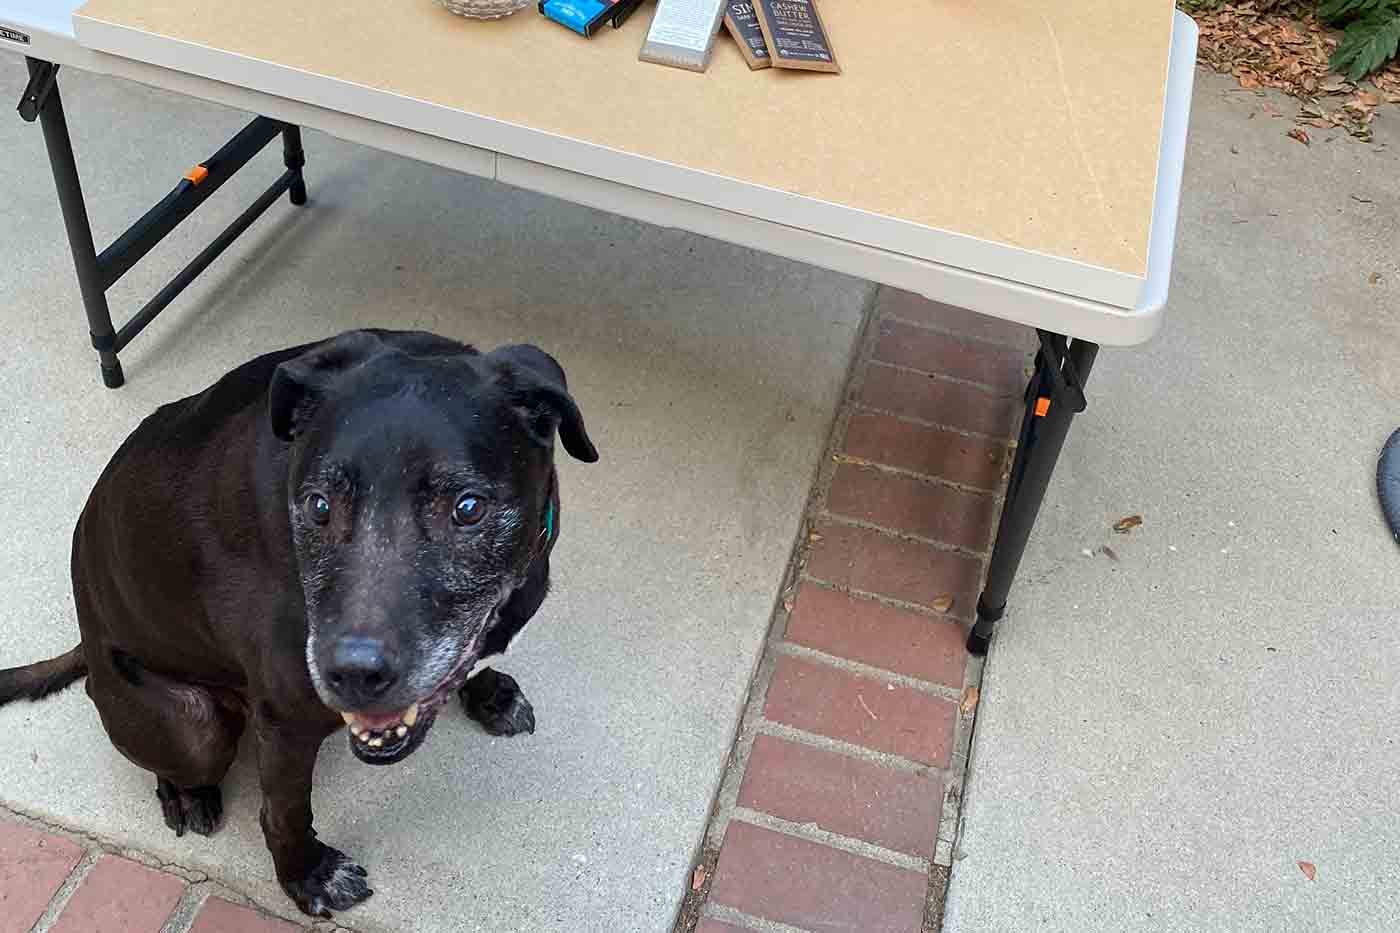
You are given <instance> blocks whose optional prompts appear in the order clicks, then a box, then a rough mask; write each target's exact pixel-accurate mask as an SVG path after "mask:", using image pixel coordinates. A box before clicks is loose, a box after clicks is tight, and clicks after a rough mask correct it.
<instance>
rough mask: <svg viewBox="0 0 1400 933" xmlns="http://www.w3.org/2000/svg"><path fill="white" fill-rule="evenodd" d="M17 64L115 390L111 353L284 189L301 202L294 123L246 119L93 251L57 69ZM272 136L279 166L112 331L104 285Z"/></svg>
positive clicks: (107, 379)
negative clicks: (25, 77) (24, 75)
mask: <svg viewBox="0 0 1400 933" xmlns="http://www.w3.org/2000/svg"><path fill="white" fill-rule="evenodd" d="M25 61H26V63H27V64H28V66H29V85H28V86H27V87H26V88H25V90H24V95H23V96H22V97H21V98H20V102H19V113H20V116H21V117H23V118H24V119H25V120H27V121H30V122H33V121H34V120H36V119H37V120H38V121H39V123H40V125H41V126H42V127H43V130H44V144H45V146H46V147H47V148H48V153H49V164H50V166H51V167H52V169H53V178H54V185H55V187H56V188H57V189H58V201H59V205H60V206H61V207H62V210H63V224H64V226H65V227H66V228H67V230H68V245H69V247H70V248H71V250H72V252H73V265H74V267H75V268H76V269H77V272H78V287H79V289H80V291H81V293H82V297H83V310H84V311H85V312H86V314H87V320H88V333H89V334H90V335H91V337H92V345H93V346H94V347H95V348H96V349H97V354H98V359H99V361H100V363H101V367H102V382H103V384H104V385H106V386H107V387H108V388H113V389H115V388H117V387H119V386H120V385H121V384H122V383H123V382H124V381H125V380H124V377H123V375H122V366H121V362H120V360H119V359H118V357H117V354H118V353H120V352H121V351H122V349H123V348H124V347H126V345H127V344H129V343H130V342H131V341H132V340H133V339H134V338H135V337H136V335H137V334H139V333H140V332H141V331H142V330H143V329H145V327H146V325H148V324H150V323H151V321H153V320H155V318H156V315H158V314H160V313H161V311H163V310H165V308H166V307H167V306H168V305H169V304H170V303H171V302H172V301H174V300H175V298H176V297H177V296H178V295H179V294H180V293H181V292H182V291H184V290H185V288H186V287H187V286H188V285H189V284H190V283H191V282H193V281H194V280H195V279H196V278H197V277H198V276H199V275H200V273H202V272H203V271H204V270H205V269H207V268H208V267H209V266H210V265H211V264H212V263H213V262H214V260H215V259H217V258H218V257H219V255H220V254H221V253H223V251H224V250H225V249H227V248H228V247H229V245H230V244H232V243H233V241H234V240H236V239H237V238H238V237H239V236H240V235H242V233H243V232H244V231H245V230H247V229H248V228H249V227H250V226H252V224H253V221H255V220H257V219H258V217H260V216H261V215H262V214H263V212H264V211H266V210H267V209H268V208H269V207H271V206H272V204H273V203H274V202H275V201H276V200H277V199H278V198H280V197H281V196H282V193H283V192H287V193H288V195H289V197H290V200H291V202H292V203H293V204H305V203H306V178H305V176H304V175H303V173H302V169H303V167H304V166H305V165H306V153H305V151H304V150H303V149H302V146H301V128H300V127H297V126H294V125H292V124H290V123H283V122H281V121H279V120H272V119H269V118H267V117H256V118H254V119H253V120H252V122H250V123H249V124H248V125H247V126H245V127H244V128H243V129H241V130H239V131H238V133H236V134H235V135H234V136H233V138H232V139H230V140H229V141H228V142H227V143H225V144H224V145H223V146H222V147H220V149H219V151H218V152H215V153H214V154H213V155H211V156H210V157H209V158H207V159H205V160H204V161H203V162H201V163H199V164H198V165H196V166H194V167H193V168H191V169H190V171H189V172H188V173H187V174H186V175H185V177H184V178H183V179H181V180H180V182H179V183H178V184H177V185H176V186H175V187H174V188H173V189H172V190H171V192H170V193H169V194H167V195H166V196H165V197H164V198H162V199H161V200H160V202H159V203H157V204H156V205H155V206H154V207H152V208H151V209H150V210H148V211H147V212H146V213H145V214H143V215H142V216H141V217H140V218H139V219H138V220H137V221H136V222H135V223H133V224H132V225H131V226H130V227H129V228H128V229H127V230H126V231H125V232H124V233H122V234H121V236H119V237H117V239H116V240H115V241H113V243H112V245H110V246H108V247H107V248H106V249H104V250H103V251H102V252H101V253H98V252H97V248H96V246H95V245H94V243H93V240H92V227H91V226H90V224H89V223H88V215H87V208H86V206H85V204H84V201H83V189H82V185H81V183H80V182H79V180H78V168H77V165H76V163H75V161H74V158H73V143H72V140H71V139H70V138H69V136H68V122H67V120H66V119H65V117H64V115H63V101H62V100H61V98H60V97H59V93H58V66H57V65H55V64H53V63H51V62H45V61H40V60H39V59H35V58H27V59H25ZM278 136H281V137H282V158H283V161H284V162H285V164H286V171H285V172H283V173H282V175H281V176H280V177H279V178H278V179H277V180H276V181H275V182H273V183H272V185H271V186H270V187H269V188H268V189H267V190H266V191H264V192H263V193H262V194H261V195H259V196H258V198H257V199H256V200H254V201H253V203H252V204H251V205H250V206H249V207H248V208H247V209H246V210H244V212H243V213H242V214H240V215H239V216H238V218H237V219H235V220H234V221H233V223H231V224H229V225H228V227H226V228H225V229H224V230H223V232H221V233H220V234H219V235H218V236H217V237H215V238H214V239H213V240H212V241H211V242H210V243H209V245H207V246H206V247H205V248H204V249H203V250H202V251H201V252H200V253H199V254H198V255H197V256H195V258H194V259H193V260H192V261H191V262H190V263H189V264H188V265H186V266H185V268H183V269H181V270H180V272H179V273H177V274H176V275H175V277H174V278H172V279H171V280H170V281H169V282H167V283H166V284H165V286H164V287H162V288H161V289H160V290H159V291H158V292H156V294H155V295H154V296H153V297H152V298H151V299H150V300H149V301H147V302H146V303H145V304H144V305H143V306H142V307H141V308H140V309H138V310H137V311H136V313H135V314H133V315H131V317H130V319H129V320H127V322H126V323H125V324H123V325H122V326H121V328H120V329H119V330H118V329H115V328H114V327H113V326H112V314H111V310H110V309H109V308H108V305H107V289H109V288H111V287H112V286H113V285H114V284H115V283H116V282H117V281H118V280H119V279H120V278H121V277H122V276H123V275H125V274H126V273H127V272H128V271H129V270H130V269H131V268H132V267H133V266H135V265H136V264H137V263H138V262H140V261H141V259H142V258H143V257H144V256H146V254H147V253H149V252H150V251H151V250H152V249H153V248H154V247H155V246H156V244H157V243H159V242H160V241H161V240H163V239H165V237H166V236H167V235H169V234H170V233H171V232H172V231H174V230H175V228H176V227H178V226H179V225H180V224H181V223H182V222H183V221H184V220H185V218H187V217H188V216H189V215H190V214H192V213H193V212H194V211H195V210H196V209H197V208H198V207H199V206H200V205H201V204H203V203H204V202H205V201H206V200H208V198H209V197H210V196H211V195H213V194H214V192H216V191H218V190H219V188H220V187H222V186H223V184H224V183H225V182H226V181H228V180H229V179H230V178H232V177H233V176H234V174H235V173H237V172H238V171H239V170H240V169H241V168H243V166H244V165H246V164H247V163H248V162H249V160H251V159H252V158H253V157H254V156H255V155H257V154H258V153H259V152H261V151H262V149H263V147H264V146H266V145H267V144H268V143H270V142H271V141H272V140H274V139H276V138H277V137H278Z"/></svg>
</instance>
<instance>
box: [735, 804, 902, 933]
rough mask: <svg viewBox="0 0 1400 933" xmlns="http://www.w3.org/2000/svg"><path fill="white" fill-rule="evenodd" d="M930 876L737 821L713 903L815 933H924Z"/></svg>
mask: <svg viewBox="0 0 1400 933" xmlns="http://www.w3.org/2000/svg"><path fill="white" fill-rule="evenodd" d="M927 887H928V878H926V877H925V876H924V875H923V873H921V872H916V871H909V870H907V869H903V868H896V867H894V866H893V865H887V864H885V863H884V862H877V861H874V860H873V859H867V858H862V857H861V856H859V855H852V854H851V853H849V852H843V851H841V850H840V849H833V848H831V847H830V846H824V845H821V844H820V843H816V842H808V841H807V840H805V839H796V838H794V837H792V836H787V835H784V834H783V833H777V832H773V831H772V830H768V829H762V828H760V827H757V826H753V825H751V824H749V823H744V822H741V821H738V820H733V821H731V822H730V824H729V829H728V831H726V833H725V837H724V845H723V847H722V848H721V849H720V853H719V866H718V868H717V869H716V872H715V885H714V888H713V890H712V891H711V893H710V898H711V899H712V900H713V901H715V902H716V903H718V904H723V905H724V906H726V907H732V908H734V909H735V910H742V911H743V912H744V913H746V914H751V915H752V916H755V917H763V918H765V919H768V920H773V921H776V922H778V923H787V924H791V925H793V926H798V927H803V928H805V929H811V930H860V931H862V933H917V931H918V930H919V929H920V928H921V924H922V922H923V915H924V894H925V891H926V889H927Z"/></svg>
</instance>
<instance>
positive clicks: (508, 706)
mask: <svg viewBox="0 0 1400 933" xmlns="http://www.w3.org/2000/svg"><path fill="white" fill-rule="evenodd" d="M458 696H460V697H461V698H462V705H463V706H464V707H465V708H466V710H467V715H468V716H470V717H471V718H473V719H475V720H476V721H477V722H479V723H481V727H482V728H483V729H485V730H486V731H487V732H489V733H491V734H492V735H520V734H521V733H522V732H528V733H533V732H534V731H535V709H534V707H532V706H531V705H530V701H529V700H527V699H525V694H524V693H522V692H521V691H520V684H518V683H516V682H515V678H514V677H512V676H510V675H509V674H502V673H501V672H500V671H497V670H493V669H492V668H489V667H487V668H483V669H482V670H481V671H480V672H479V673H478V674H477V675H476V676H475V677H473V678H471V679H470V680H468V681H467V682H466V683H465V684H463V685H462V689H461V690H460V691H459V692H458Z"/></svg>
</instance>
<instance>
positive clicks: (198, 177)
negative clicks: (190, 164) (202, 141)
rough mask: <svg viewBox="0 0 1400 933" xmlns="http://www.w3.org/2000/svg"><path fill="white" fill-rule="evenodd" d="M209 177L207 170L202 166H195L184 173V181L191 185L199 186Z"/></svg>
mask: <svg viewBox="0 0 1400 933" xmlns="http://www.w3.org/2000/svg"><path fill="white" fill-rule="evenodd" d="M208 177H209V170H208V169H207V168H205V167H204V166H202V165H196V166H195V167H194V168H192V169H190V170H189V171H188V172H186V173H185V180H186V181H188V182H190V183H191V184H195V185H197V184H199V183H200V182H202V181H204V179H206V178H208Z"/></svg>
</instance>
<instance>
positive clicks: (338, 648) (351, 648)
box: [326, 637, 399, 709]
mask: <svg viewBox="0 0 1400 933" xmlns="http://www.w3.org/2000/svg"><path fill="white" fill-rule="evenodd" d="M330 661H331V663H330V664H329V665H328V666H327V668H326V682H327V683H329V684H330V687H331V689H332V690H334V691H335V692H336V694H337V695H338V696H339V697H340V698H341V699H342V700H344V701H345V702H346V705H348V706H349V707H350V708H351V709H363V708H364V707H366V706H370V705H371V704H373V703H374V702H375V701H376V700H378V699H379V698H380V697H382V696H384V694H386V693H388V692H389V689H390V688H391V687H393V686H394V684H396V683H398V680H399V675H398V673H397V672H396V671H395V670H394V666H393V664H392V663H390V661H389V659H388V657H387V652H386V651H385V648H384V642H382V641H380V640H379V639H377V638H362V637H346V638H341V639H339V640H337V641H336V643H335V645H334V646H333V647H332V648H331V658H330Z"/></svg>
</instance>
